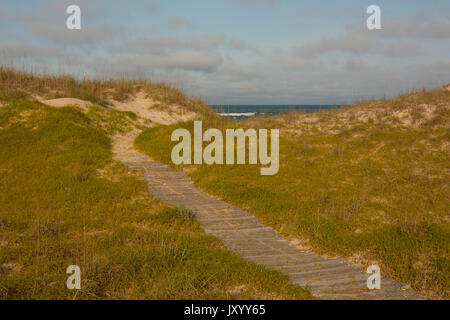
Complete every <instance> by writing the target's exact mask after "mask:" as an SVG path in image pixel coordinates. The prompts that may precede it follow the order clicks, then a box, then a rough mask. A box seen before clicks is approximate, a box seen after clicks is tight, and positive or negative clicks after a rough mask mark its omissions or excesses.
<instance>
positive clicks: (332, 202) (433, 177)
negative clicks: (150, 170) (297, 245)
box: [136, 90, 450, 298]
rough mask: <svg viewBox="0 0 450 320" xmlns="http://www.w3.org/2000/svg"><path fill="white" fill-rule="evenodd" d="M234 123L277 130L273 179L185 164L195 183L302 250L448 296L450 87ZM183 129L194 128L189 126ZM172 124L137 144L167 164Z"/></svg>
mask: <svg viewBox="0 0 450 320" xmlns="http://www.w3.org/2000/svg"><path fill="white" fill-rule="evenodd" d="M233 125H236V124H231V123H218V122H215V123H214V122H210V123H204V127H217V128H226V127H230V126H233ZM238 125H239V126H241V127H251V128H280V129H281V131H280V136H281V138H280V139H281V140H280V171H279V173H278V175H276V176H270V177H262V176H260V172H259V167H260V166H259V165H258V166H249V165H244V166H238V165H235V166H206V165H205V166H184V167H181V168H182V169H184V170H186V171H187V172H188V173H189V175H190V176H191V177H192V178H193V180H194V181H195V183H196V185H197V186H199V187H200V188H202V189H204V190H207V191H208V192H210V193H211V194H214V195H216V196H219V197H221V198H223V199H224V200H226V201H229V202H231V203H233V204H235V205H237V206H240V207H242V208H245V209H248V210H249V211H250V212H251V213H253V214H255V215H257V216H258V217H259V218H261V219H262V221H264V222H265V223H267V224H269V225H272V226H273V227H275V228H276V229H277V230H278V231H279V232H281V233H283V234H284V235H286V236H288V237H293V238H297V239H300V240H301V242H302V244H303V245H304V246H305V247H312V248H314V250H315V251H318V252H321V253H326V254H331V255H343V256H346V257H349V258H351V259H353V260H355V261H359V262H362V263H364V264H366V265H367V264H372V263H378V264H380V266H381V270H382V273H383V274H384V275H387V276H391V277H394V278H396V279H398V280H401V281H404V282H407V283H410V284H412V286H413V287H414V288H415V289H417V290H419V291H420V292H422V293H425V294H428V295H429V296H434V297H444V298H448V296H449V292H448V288H449V274H450V260H449V239H450V224H449V220H448V217H449V208H450V197H449V195H450V190H449V181H450V167H449V164H450V152H449V146H450V127H449V125H450V92H449V91H446V90H434V91H422V92H418V93H414V94H411V95H405V96H401V97H399V98H397V99H392V100H381V101H372V102H366V103H361V104H357V105H355V106H352V107H349V108H343V109H341V110H333V111H328V112H326V111H324V112H319V113H315V114H303V113H298V112H294V113H289V114H286V115H281V116H279V117H274V118H271V117H266V118H257V119H254V120H250V121H248V122H245V123H239V124H238ZM183 126H184V127H186V128H190V129H191V130H192V123H186V124H183ZM178 127H179V126H178V125H177V126H169V127H156V128H152V129H149V130H147V131H146V132H144V133H143V134H142V135H141V136H140V137H139V138H138V139H137V141H136V144H137V146H138V147H139V148H140V149H141V150H143V151H145V152H147V153H148V154H149V155H150V156H152V157H153V158H154V159H157V160H161V161H163V162H166V163H169V164H170V163H171V161H170V153H171V149H172V147H173V146H174V144H175V143H172V142H171V141H170V135H171V133H172V131H173V130H174V129H175V128H178ZM204 130H205V129H204ZM205 145H206V144H205Z"/></svg>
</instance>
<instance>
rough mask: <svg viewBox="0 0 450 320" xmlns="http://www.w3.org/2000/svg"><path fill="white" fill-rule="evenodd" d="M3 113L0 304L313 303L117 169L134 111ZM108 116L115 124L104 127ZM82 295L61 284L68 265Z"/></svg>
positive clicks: (25, 105)
mask: <svg viewBox="0 0 450 320" xmlns="http://www.w3.org/2000/svg"><path fill="white" fill-rule="evenodd" d="M106 116H107V115H106V114H103V110H101V109H97V108H93V109H92V110H91V112H88V113H83V112H81V111H80V109H77V108H74V107H66V108H59V109H56V108H51V107H47V106H44V105H42V104H39V103H37V102H31V101H25V100H11V99H10V102H9V103H8V104H7V106H3V107H0V150H1V152H0V299H209V298H214V299H224V298H233V299H247V298H248V299H253V298H255V299H260V298H264V299H309V298H310V294H309V293H308V292H307V291H306V290H303V289H301V288H299V287H297V286H293V285H291V284H289V282H288V280H287V278H285V277H284V276H282V275H280V274H279V273H277V272H275V271H270V270H267V269H264V268H262V267H260V266H257V265H255V264H253V263H250V262H247V261H244V260H242V259H241V258H239V257H238V256H236V255H234V254H231V253H230V252H229V251H227V250H226V249H225V248H224V247H223V245H222V244H221V243H220V242H219V241H218V240H217V239H215V238H213V237H211V236H207V235H205V234H204V233H203V232H202V231H201V229H200V228H199V225H198V224H197V223H196V222H195V220H194V219H193V218H192V216H191V215H190V213H189V212H185V211H182V210H179V209H177V208H171V207H167V206H164V205H162V204H161V203H160V202H158V201H156V200H154V199H151V198H150V197H149V195H148V192H147V189H146V185H145V182H144V181H143V180H142V179H141V176H140V174H138V173H133V172H130V171H128V170H127V169H126V168H125V167H124V166H122V165H121V164H118V163H115V162H113V161H112V155H111V145H110V139H109V138H108V136H109V135H110V134H111V133H113V132H115V130H116V129H117V126H116V125H113V126H110V125H108V123H116V124H118V126H119V127H120V130H119V131H121V130H126V128H127V126H128V125H129V121H130V119H131V120H133V119H132V118H133V115H132V114H126V113H122V114H109V116H110V117H111V118H105V117H106ZM108 119H109V120H108ZM73 264H75V265H78V266H80V267H81V271H82V290H80V291H77V290H74V291H71V290H68V289H67V288H66V287H65V283H66V279H67V277H68V275H67V274H66V273H65V272H66V268H67V267H68V266H69V265H73Z"/></svg>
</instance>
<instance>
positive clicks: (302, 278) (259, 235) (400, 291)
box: [113, 131, 423, 300]
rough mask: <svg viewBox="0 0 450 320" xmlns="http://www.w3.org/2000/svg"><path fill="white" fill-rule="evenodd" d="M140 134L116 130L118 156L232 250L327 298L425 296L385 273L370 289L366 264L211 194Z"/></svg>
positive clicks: (151, 189) (155, 191) (155, 194)
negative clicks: (326, 251) (284, 232)
mask: <svg viewBox="0 0 450 320" xmlns="http://www.w3.org/2000/svg"><path fill="white" fill-rule="evenodd" d="M137 134H138V132H137V131H133V132H130V133H128V134H125V135H122V136H116V137H115V138H114V141H113V152H114V157H115V158H116V159H117V160H120V161H122V163H123V164H124V165H126V166H128V167H129V168H131V169H133V170H142V171H144V177H145V179H146V181H147V184H148V186H149V192H150V193H151V195H152V196H153V197H155V198H158V199H160V200H161V201H162V202H163V203H166V204H168V205H173V206H177V207H182V208H185V209H188V210H190V211H191V212H193V213H194V215H195V217H196V219H197V220H198V221H199V223H200V225H201V227H202V228H203V230H204V231H205V232H206V233H208V234H211V235H213V236H215V237H217V238H219V239H220V240H221V241H222V242H223V243H224V244H225V246H226V247H227V248H228V249H229V250H230V251H232V252H235V253H237V254H239V255H240V256H241V257H243V258H245V259H247V260H250V261H252V262H254V263H257V264H260V265H263V266H264V267H267V268H272V269H276V270H278V271H280V272H282V273H283V274H285V275H287V276H288V277H289V278H290V280H291V282H292V283H294V284H298V285H301V286H305V287H308V288H310V290H311V292H312V293H313V295H315V296H316V297H318V298H322V299H337V300H340V299H345V300H347V299H350V300H353V299H381V300H384V299H389V300H391V299H400V300H406V299H423V297H422V296H419V295H417V294H416V293H415V292H414V291H413V290H411V289H408V287H407V286H406V285H405V284H401V283H397V282H395V281H393V280H391V279H382V282H381V283H382V289H381V290H375V291H373V290H368V289H367V277H368V275H367V274H366V273H365V272H364V270H363V268H362V267H361V266H359V265H355V264H353V263H351V262H349V261H346V260H345V259H341V258H327V257H321V256H319V255H316V254H314V253H313V252H309V251H306V250H304V249H302V248H300V247H299V246H296V245H295V244H293V243H292V242H289V241H287V240H285V239H283V238H282V237H281V236H279V235H278V234H277V233H276V232H275V231H274V230H273V229H272V228H271V227H268V226H265V225H263V224H262V223H261V222H260V221H259V220H258V219H257V218H256V217H254V216H253V215H251V214H250V213H248V212H246V211H243V210H241V209H239V208H237V207H234V206H232V205H230V204H228V203H225V202H223V201H221V200H217V199H215V198H212V197H211V196H209V195H207V194H206V193H204V192H203V191H201V190H199V189H197V188H196V187H195V186H194V184H193V182H192V181H191V179H190V178H189V177H188V176H187V175H186V174H185V173H184V172H180V171H175V170H173V169H171V168H170V167H169V166H167V165H165V164H162V163H159V162H156V161H152V160H151V159H150V158H149V157H148V156H146V155H144V154H141V153H139V152H138V151H136V150H135V149H134V147H133V146H134V139H135V138H136V136H137Z"/></svg>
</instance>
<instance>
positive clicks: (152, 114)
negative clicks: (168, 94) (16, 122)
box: [0, 91, 196, 125]
mask: <svg viewBox="0 0 450 320" xmlns="http://www.w3.org/2000/svg"><path fill="white" fill-rule="evenodd" d="M35 98H36V100H38V101H39V102H41V103H43V104H46V105H49V106H52V107H57V108H61V107H65V106H73V105H76V106H79V107H80V108H82V109H85V110H87V109H88V107H90V106H93V105H94V104H93V103H91V102H90V101H86V100H81V99H76V98H69V97H66V98H59V99H51V100H44V99H43V98H41V97H39V96H36V97H35ZM0 106H1V105H0ZM107 107H108V108H110V109H115V110H119V111H131V112H134V113H135V114H136V115H138V116H139V117H140V118H143V119H148V120H151V121H152V122H153V123H156V124H162V125H170V124H174V123H177V122H184V121H189V120H192V119H194V118H195V116H196V114H195V113H194V112H190V111H185V110H184V107H183V106H178V105H172V106H164V107H163V108H161V107H160V106H159V102H158V101H156V100H153V99H150V98H148V97H147V96H146V94H145V93H144V92H142V91H141V92H139V93H138V94H137V95H136V96H134V97H133V98H131V99H130V100H128V101H123V102H119V101H111V103H110V105H109V106H107Z"/></svg>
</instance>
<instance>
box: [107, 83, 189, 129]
mask: <svg viewBox="0 0 450 320" xmlns="http://www.w3.org/2000/svg"><path fill="white" fill-rule="evenodd" d="M158 105H159V102H158V101H155V100H153V99H150V98H148V97H147V96H146V94H145V93H144V92H143V91H140V92H139V93H138V94H137V95H136V96H135V97H133V98H132V99H130V100H128V101H124V102H119V101H113V103H112V104H111V106H110V107H111V108H112V109H116V110H120V111H132V112H134V113H135V114H137V115H138V116H140V117H141V118H144V119H149V120H151V121H152V122H154V123H157V124H164V125H169V124H174V123H177V122H180V121H189V120H192V119H194V118H195V116H196V114H195V113H193V112H183V111H184V110H183V107H182V106H176V105H173V106H167V107H166V106H165V107H164V108H165V109H166V110H167V111H166V110H161V109H159V107H158ZM156 108H158V109H156Z"/></svg>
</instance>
